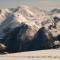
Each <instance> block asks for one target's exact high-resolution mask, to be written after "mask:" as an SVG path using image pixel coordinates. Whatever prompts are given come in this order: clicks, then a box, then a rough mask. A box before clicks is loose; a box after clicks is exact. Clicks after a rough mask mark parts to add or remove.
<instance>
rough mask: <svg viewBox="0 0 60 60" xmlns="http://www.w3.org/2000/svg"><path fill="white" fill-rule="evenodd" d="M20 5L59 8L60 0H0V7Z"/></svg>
mask: <svg viewBox="0 0 60 60" xmlns="http://www.w3.org/2000/svg"><path fill="white" fill-rule="evenodd" d="M20 5H29V6H36V7H40V8H60V0H0V8H12V7H13V8H15V7H18V6H20Z"/></svg>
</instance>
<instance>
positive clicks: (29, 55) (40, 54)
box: [0, 49, 60, 60]
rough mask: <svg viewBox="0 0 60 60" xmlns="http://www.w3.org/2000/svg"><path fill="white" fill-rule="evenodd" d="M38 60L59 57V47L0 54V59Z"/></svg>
mask: <svg viewBox="0 0 60 60" xmlns="http://www.w3.org/2000/svg"><path fill="white" fill-rule="evenodd" d="M20 59H22V60H27V59H28V60H32V59H35V60H37V59H38V60H39V59H42V60H43V59H46V60H48V59H49V60H51V59H53V60H54V59H56V60H58V59H60V50H59V49H50V50H38V51H30V52H20V53H13V54H5V55H0V60H20Z"/></svg>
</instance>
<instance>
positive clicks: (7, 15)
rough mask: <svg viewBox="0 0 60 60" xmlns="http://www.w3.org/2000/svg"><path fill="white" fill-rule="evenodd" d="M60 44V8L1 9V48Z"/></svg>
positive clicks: (14, 49)
mask: <svg viewBox="0 0 60 60" xmlns="http://www.w3.org/2000/svg"><path fill="white" fill-rule="evenodd" d="M59 47H60V9H52V10H51V11H49V10H42V9H40V8H36V7H29V6H20V7H17V8H8V9H1V10H0V52H1V53H2V52H4V51H5V52H8V53H11V52H23V51H34V50H45V49H53V48H54V49H55V48H59Z"/></svg>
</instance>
